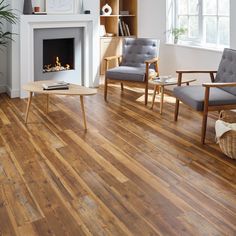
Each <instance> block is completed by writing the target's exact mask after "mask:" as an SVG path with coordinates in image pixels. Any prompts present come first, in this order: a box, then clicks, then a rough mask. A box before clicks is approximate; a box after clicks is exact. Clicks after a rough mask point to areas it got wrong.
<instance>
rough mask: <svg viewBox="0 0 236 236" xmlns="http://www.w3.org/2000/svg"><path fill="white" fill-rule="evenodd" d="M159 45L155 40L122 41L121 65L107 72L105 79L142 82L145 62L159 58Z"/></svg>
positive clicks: (130, 39) (129, 39) (128, 39)
mask: <svg viewBox="0 0 236 236" xmlns="http://www.w3.org/2000/svg"><path fill="white" fill-rule="evenodd" d="M159 44H160V41H159V40H156V39H145V38H138V39H135V38H126V39H124V41H123V52H122V56H123V57H122V63H121V65H120V67H116V68H112V69H109V70H107V72H106V77H107V78H108V79H114V80H124V81H137V82H144V80H145V74H146V71H145V61H146V60H149V59H153V58H155V57H158V56H159ZM150 72H152V71H150Z"/></svg>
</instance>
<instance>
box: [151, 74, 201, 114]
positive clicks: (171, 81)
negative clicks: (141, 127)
mask: <svg viewBox="0 0 236 236" xmlns="http://www.w3.org/2000/svg"><path fill="white" fill-rule="evenodd" d="M194 81H196V79H183V80H182V82H181V84H186V85H189V83H191V82H194ZM149 84H152V85H154V93H153V97H152V106H151V109H153V107H154V103H155V98H156V93H157V92H159V90H158V89H159V88H160V95H161V101H160V114H162V111H163V103H164V94H165V87H166V86H171V85H172V86H173V85H177V84H178V79H177V78H170V79H168V80H167V81H166V82H161V81H159V80H153V79H151V80H149Z"/></svg>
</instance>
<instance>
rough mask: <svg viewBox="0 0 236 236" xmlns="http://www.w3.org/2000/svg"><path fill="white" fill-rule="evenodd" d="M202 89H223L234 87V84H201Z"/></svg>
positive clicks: (235, 84) (235, 83)
mask: <svg viewBox="0 0 236 236" xmlns="http://www.w3.org/2000/svg"><path fill="white" fill-rule="evenodd" d="M202 86H203V87H208V88H223V87H236V82H230V83H204V84H202Z"/></svg>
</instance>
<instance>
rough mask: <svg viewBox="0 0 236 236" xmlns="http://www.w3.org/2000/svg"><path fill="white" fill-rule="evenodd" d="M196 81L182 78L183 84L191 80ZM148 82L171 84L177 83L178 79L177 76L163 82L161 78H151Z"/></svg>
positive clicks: (163, 84)
mask: <svg viewBox="0 0 236 236" xmlns="http://www.w3.org/2000/svg"><path fill="white" fill-rule="evenodd" d="M194 81H196V79H186V78H182V82H181V84H186V83H191V82H194ZM148 82H149V83H150V84H153V85H162V86H169V85H177V84H178V79H177V78H170V79H168V80H166V81H165V82H161V81H159V80H153V79H151V80H149V81H148Z"/></svg>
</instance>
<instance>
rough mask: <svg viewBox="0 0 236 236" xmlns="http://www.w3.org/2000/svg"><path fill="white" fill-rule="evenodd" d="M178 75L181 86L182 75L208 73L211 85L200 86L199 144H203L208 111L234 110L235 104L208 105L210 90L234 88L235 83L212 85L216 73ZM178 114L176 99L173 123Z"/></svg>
mask: <svg viewBox="0 0 236 236" xmlns="http://www.w3.org/2000/svg"><path fill="white" fill-rule="evenodd" d="M176 73H177V74H178V86H181V81H182V77H183V74H190V73H209V74H210V78H211V82H212V83H204V84H203V85H202V86H203V87H205V98H204V109H203V111H202V112H201V113H202V116H203V118H202V134H201V143H202V144H204V143H205V138H206V127H207V118H208V112H209V111H221V110H231V109H236V104H231V105H217V106H214V105H209V96H210V88H223V87H236V82H232V83H214V81H215V76H214V74H216V73H217V71H183V70H181V71H176ZM178 114H179V99H176V104H175V121H177V120H178Z"/></svg>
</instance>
